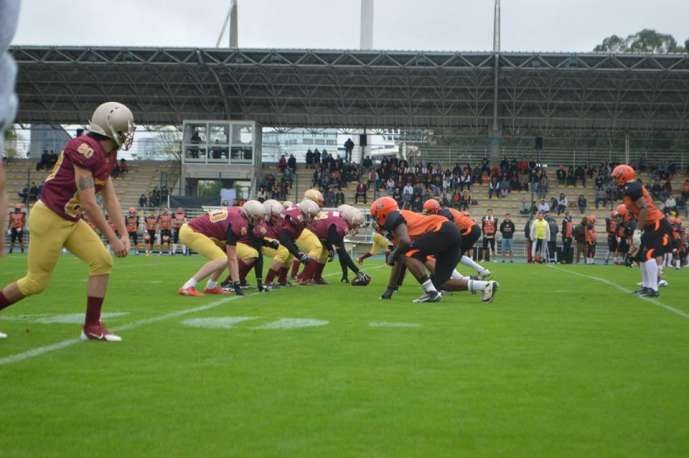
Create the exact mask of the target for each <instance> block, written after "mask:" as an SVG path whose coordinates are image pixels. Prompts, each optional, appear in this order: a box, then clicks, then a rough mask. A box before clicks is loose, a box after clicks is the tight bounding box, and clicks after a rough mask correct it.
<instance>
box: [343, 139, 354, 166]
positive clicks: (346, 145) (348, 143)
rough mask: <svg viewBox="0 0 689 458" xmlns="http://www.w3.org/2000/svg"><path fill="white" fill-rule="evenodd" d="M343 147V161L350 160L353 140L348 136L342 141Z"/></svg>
mask: <svg viewBox="0 0 689 458" xmlns="http://www.w3.org/2000/svg"><path fill="white" fill-rule="evenodd" d="M344 149H345V162H352V151H353V150H354V142H353V141H352V139H351V138H348V139H347V141H346V142H344Z"/></svg>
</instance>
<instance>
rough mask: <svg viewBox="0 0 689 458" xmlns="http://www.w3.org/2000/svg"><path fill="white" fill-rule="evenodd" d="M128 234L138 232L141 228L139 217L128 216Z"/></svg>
mask: <svg viewBox="0 0 689 458" xmlns="http://www.w3.org/2000/svg"><path fill="white" fill-rule="evenodd" d="M126 223H127V232H136V230H137V229H138V228H139V217H138V216H127V218H126Z"/></svg>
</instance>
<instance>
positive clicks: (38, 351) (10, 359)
mask: <svg viewBox="0 0 689 458" xmlns="http://www.w3.org/2000/svg"><path fill="white" fill-rule="evenodd" d="M381 267H384V265H379V266H375V267H372V268H371V269H369V270H374V269H379V268H381ZM334 275H340V272H337V273H330V274H327V275H324V276H326V277H332V276H334ZM315 288H319V289H320V287H315ZM258 294H260V293H258V292H256V293H252V294H247V295H245V296H232V297H228V298H224V299H220V300H217V301H215V302H211V303H210V304H206V305H201V306H199V307H194V308H190V309H184V310H179V311H177V312H171V313H166V314H164V315H158V316H154V317H151V318H146V319H144V320H138V321H133V322H131V323H129V324H125V325H122V326H118V327H116V328H113V329H112V330H113V331H115V332H120V331H128V330H130V329H136V328H140V327H141V326H144V325H147V324H151V323H157V322H159V321H165V320H169V319H170V318H177V317H180V316H184V315H190V314H192V313H197V312H203V311H206V310H211V309H214V308H216V307H219V306H221V305H223V304H226V303H228V302H231V301H234V300H237V299H241V298H243V297H251V296H256V295H258ZM79 342H81V340H80V339H67V340H63V341H62V342H57V343H54V344H50V345H45V346H43V347H37V348H33V349H31V350H27V351H25V352H22V353H16V354H14V355H9V356H4V357H0V366H4V365H7V364H12V363H17V362H20V361H25V360H27V359H31V358H35V357H37V356H41V355H44V354H46V353H50V352H53V351H57V350H62V349H63V348H68V347H71V346H72V345H75V344H78V343H79ZM114 345H117V344H114Z"/></svg>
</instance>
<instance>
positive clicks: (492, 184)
mask: <svg viewBox="0 0 689 458" xmlns="http://www.w3.org/2000/svg"><path fill="white" fill-rule="evenodd" d="M499 192H500V183H499V182H498V179H497V178H495V177H492V178H491V179H490V181H489V182H488V199H492V198H493V194H495V197H499Z"/></svg>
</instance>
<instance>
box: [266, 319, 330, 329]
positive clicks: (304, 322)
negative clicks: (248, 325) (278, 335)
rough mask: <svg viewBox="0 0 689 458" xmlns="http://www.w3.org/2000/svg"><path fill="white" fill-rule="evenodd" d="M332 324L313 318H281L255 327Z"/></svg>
mask: <svg viewBox="0 0 689 458" xmlns="http://www.w3.org/2000/svg"><path fill="white" fill-rule="evenodd" d="M327 324H330V322H329V321H326V320H314V319H313V318H281V319H279V320H277V321H273V322H271V323H267V324H264V325H262V326H257V327H255V328H254V329H298V328H315V327H318V326H325V325H327Z"/></svg>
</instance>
